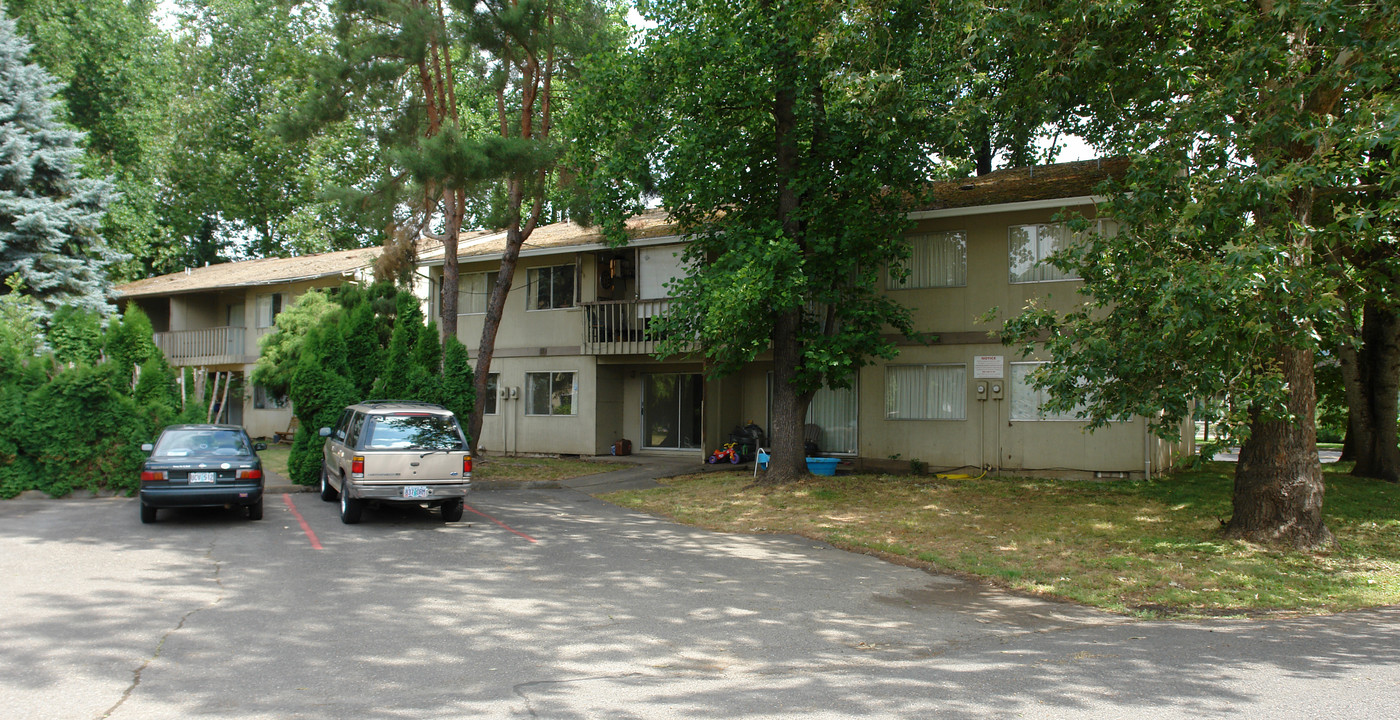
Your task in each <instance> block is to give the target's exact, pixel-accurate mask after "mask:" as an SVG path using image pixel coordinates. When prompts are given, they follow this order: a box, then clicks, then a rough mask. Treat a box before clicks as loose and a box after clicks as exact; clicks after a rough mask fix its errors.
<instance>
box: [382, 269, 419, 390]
mask: <svg viewBox="0 0 1400 720" xmlns="http://www.w3.org/2000/svg"><path fill="white" fill-rule="evenodd" d="M422 327H423V312H422V311H421V310H419V309H418V298H416V297H414V296H413V293H410V292H400V293H399V294H398V297H397V298H396V302H395V312H394V333H393V335H392V337H391V338H390V339H389V349H388V351H387V353H386V354H385V358H384V371H383V372H382V373H381V374H380V376H379V380H378V381H376V382H375V385H374V389H373V390H372V391H371V392H370V394H371V395H373V396H374V397H376V398H383V399H395V400H412V399H414V394H415V393H416V392H417V391H418V390H419V389H420V388H421V387H422V386H423V379H422V378H421V374H422V369H421V366H420V365H419V364H418V362H417V360H416V359H415V357H414V348H416V347H417V346H418V338H419V336H420V335H421V333H422Z"/></svg>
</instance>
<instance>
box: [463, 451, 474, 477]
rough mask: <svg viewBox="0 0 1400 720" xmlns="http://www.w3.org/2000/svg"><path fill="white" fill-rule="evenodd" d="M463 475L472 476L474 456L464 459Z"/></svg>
mask: <svg viewBox="0 0 1400 720" xmlns="http://www.w3.org/2000/svg"><path fill="white" fill-rule="evenodd" d="M462 474H463V475H470V474H472V456H470V455H468V456H466V457H464V458H462Z"/></svg>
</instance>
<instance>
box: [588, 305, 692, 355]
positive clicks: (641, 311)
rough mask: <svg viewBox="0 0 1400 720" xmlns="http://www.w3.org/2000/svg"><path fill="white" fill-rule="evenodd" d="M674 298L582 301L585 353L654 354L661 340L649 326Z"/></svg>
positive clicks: (664, 311)
mask: <svg viewBox="0 0 1400 720" xmlns="http://www.w3.org/2000/svg"><path fill="white" fill-rule="evenodd" d="M670 304H671V301H670V300H668V299H665V298H662V299H658V300H606V301H600V302H587V303H583V304H582V305H583V322H584V328H583V354H585V355H651V354H652V353H654V352H656V346H657V343H658V341H660V340H661V338H660V337H658V336H657V335H656V334H655V333H654V332H653V331H651V330H650V329H649V326H650V325H651V319H652V318H657V317H661V316H662V315H664V314H665V313H666V310H667V308H668V307H670Z"/></svg>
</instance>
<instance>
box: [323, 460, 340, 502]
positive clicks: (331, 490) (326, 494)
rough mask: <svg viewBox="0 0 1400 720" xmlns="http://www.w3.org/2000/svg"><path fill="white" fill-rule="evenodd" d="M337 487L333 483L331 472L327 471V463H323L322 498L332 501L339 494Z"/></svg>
mask: <svg viewBox="0 0 1400 720" xmlns="http://www.w3.org/2000/svg"><path fill="white" fill-rule="evenodd" d="M338 494H339V493H337V492H336V491H335V487H334V486H333V485H331V478H330V473H328V472H326V464H325V463H321V499H322V500H325V501H326V502H330V501H332V500H334V499H335V498H336V495H338Z"/></svg>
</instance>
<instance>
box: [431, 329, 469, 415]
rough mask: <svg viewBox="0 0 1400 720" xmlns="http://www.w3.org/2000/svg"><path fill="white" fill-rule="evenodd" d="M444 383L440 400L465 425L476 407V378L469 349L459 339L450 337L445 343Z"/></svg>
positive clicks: (443, 361)
mask: <svg viewBox="0 0 1400 720" xmlns="http://www.w3.org/2000/svg"><path fill="white" fill-rule="evenodd" d="M443 345H444V349H443V357H442V383H441V386H440V387H441V393H440V395H439V400H440V402H441V403H442V404H443V406H444V407H446V408H447V409H448V410H451V411H452V413H453V414H454V415H456V416H457V420H458V422H461V423H463V424H464V426H465V423H466V421H467V418H469V417H471V414H472V410H473V409H474V408H475V406H476V385H475V382H476V378H475V375H474V373H473V372H472V365H471V360H470V358H469V357H468V355H467V347H466V346H465V345H463V344H462V343H461V341H459V340H458V339H457V338H455V337H451V336H448V338H447V340H446V341H445V342H444V343H443Z"/></svg>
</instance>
